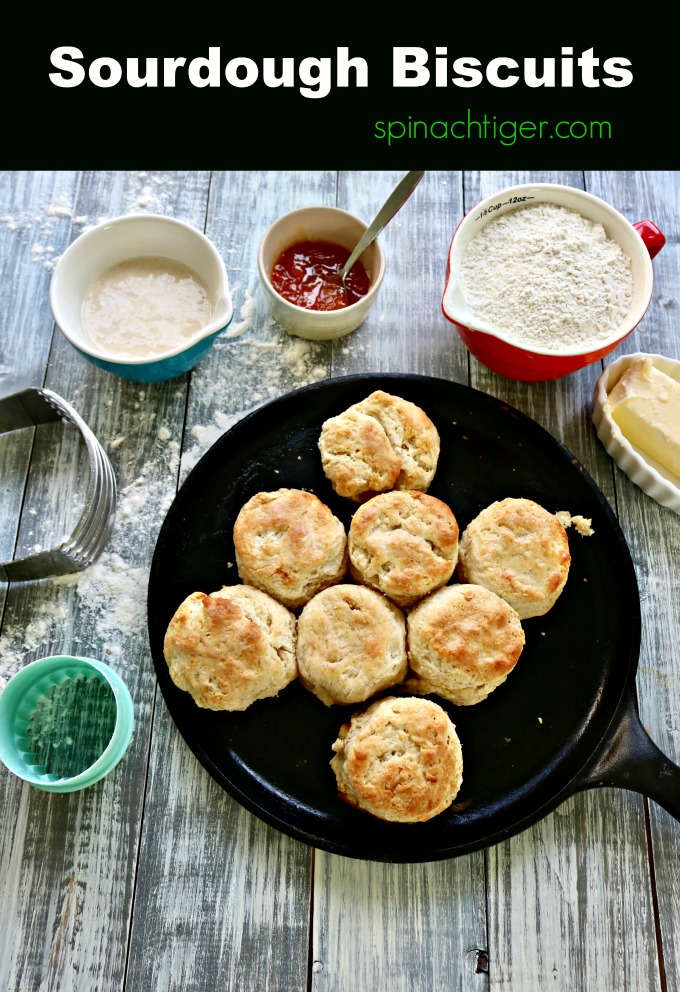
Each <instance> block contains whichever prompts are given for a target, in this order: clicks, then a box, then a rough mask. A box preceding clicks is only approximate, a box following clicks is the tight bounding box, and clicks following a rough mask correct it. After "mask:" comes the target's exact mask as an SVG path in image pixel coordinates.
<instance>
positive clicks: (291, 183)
mask: <svg viewBox="0 0 680 992" xmlns="http://www.w3.org/2000/svg"><path fill="white" fill-rule="evenodd" d="M334 190H335V176H334V174H329V173H328V174H327V173H323V174H319V173H309V174H301V175H297V176H291V177H288V176H286V175H285V174H282V173H275V172H268V173H262V174H258V175H252V174H247V173H238V172H227V173H218V174H216V175H214V176H213V177H212V181H211V186H210V197H209V200H208V203H207V210H206V218H207V220H206V233H207V234H208V235H209V236H210V237H211V238H212V239H213V240H214V242H215V244H216V245H217V246H218V248H219V249H220V251H221V252H222V254H223V257H224V259H225V264H226V266H227V275H228V278H229V283H230V289H231V292H232V295H233V299H234V309H235V317H234V324H235V325H247V326H245V327H244V328H243V329H240V328H237V330H238V334H237V336H235V337H233V338H230V337H229V334H230V333H233V332H234V327H232V328H230V329H228V330H227V332H225V335H224V336H223V338H221V339H220V340H219V341H218V342H217V343H216V345H215V347H214V348H213V350H212V351H211V352H210V353H209V354H208V355H207V356H206V357H205V358H204V359H203V361H202V362H201V363H200V365H199V366H197V367H196V368H195V369H194V370H193V371H192V373H191V375H190V385H189V397H188V405H187V412H186V421H185V425H184V438H183V444H182V465H181V479H184V478H185V476H186V473H187V472H188V471H189V469H190V468H191V467H193V465H194V464H195V463H196V461H197V460H198V459H199V458H200V457H201V455H202V454H203V453H204V452H205V451H206V450H207V448H208V447H209V446H210V444H212V443H213V441H215V440H216V439H217V437H218V436H220V435H221V434H222V433H223V432H224V431H225V430H227V429H228V427H229V426H231V424H233V423H234V422H236V420H238V419H240V418H241V417H242V416H243V415H244V414H245V413H247V412H248V411H249V410H250V409H253V408H254V407H256V406H260V405H261V404H262V403H264V402H266V401H267V400H268V399H271V398H272V397H273V396H276V395H279V394H281V393H284V392H286V391H287V390H288V389H292V388H295V387H297V386H302V385H306V384H307V382H309V381H313V380H314V379H318V378H324V377H325V376H326V375H327V374H328V351H329V346H328V345H327V344H321V345H316V344H310V343H309V342H303V341H302V340H300V339H296V338H292V337H290V336H289V335H288V334H287V333H286V332H285V331H282V330H280V329H279V328H277V327H276V326H274V325H273V324H272V321H271V319H270V317H269V314H268V311H267V310H266V308H265V305H264V300H263V299H262V298H261V293H260V290H259V285H258V276H257V266H256V253H257V244H258V241H259V236H260V234H261V232H262V231H263V230H264V229H265V227H266V226H268V225H269V224H270V223H271V222H272V221H273V220H275V219H276V216H278V214H279V213H282V212H284V211H285V210H288V209H293V207H295V206H302V205H305V204H306V203H307V202H317V201H318V202H332V199H333V197H334ZM242 311H243V313H242ZM205 591H212V590H205ZM178 605H179V604H178ZM197 718H198V719H200V716H198V715H197ZM197 852H200V856H198V857H197ZM140 864H141V865H143V866H144V870H143V871H141V872H140V875H139V880H138V885H137V894H136V901H135V915H134V926H133V933H132V942H131V950H130V964H129V969H128V976H127V981H126V988H128V989H130V990H136V989H140V988H143V989H149V990H151V989H158V990H161V989H162V990H166V989H168V990H169V989H178V990H179V989H182V990H185V989H191V990H192V992H199V990H205V992H208V990H212V989H214V988H228V989H230V990H234V992H240V990H243V992H246V990H250V989H252V988H257V989H262V990H263V992H265V990H281V992H284V990H289V989H290V990H295V989H300V990H302V989H304V988H305V987H306V981H307V978H306V976H307V958H308V940H309V900H310V892H311V873H312V851H311V849H310V848H308V847H307V846H306V845H305V844H302V843H300V842H297V841H293V840H291V839H290V838H288V837H285V836H284V835H283V834H281V833H279V832H277V831H276V830H273V829H271V828H269V827H266V826H265V825H264V824H263V823H262V822H261V821H260V820H258V819H257V818H256V817H255V816H254V815H252V814H251V813H249V812H247V811H246V810H244V809H243V808H242V807H241V806H239V804H238V803H236V802H235V801H234V800H232V799H231V797H229V796H228V795H227V794H226V793H225V792H224V791H223V790H222V789H221V787H220V786H219V785H218V784H217V783H216V782H214V781H213V779H212V778H211V777H210V775H209V774H208V772H207V771H206V770H205V769H204V768H202V767H201V766H199V764H198V762H197V761H196V760H195V759H194V758H193V756H192V755H191V753H190V751H189V749H188V747H187V745H186V744H185V743H184V741H183V740H182V739H181V738H180V737H179V734H178V732H177V730H176V728H175V726H174V724H173V723H172V720H171V718H170V716H169V713H168V711H167V709H166V707H165V704H164V702H163V700H162V699H160V698H159V700H158V705H157V709H156V714H155V719H154V734H153V739H152V746H151V752H150V777H149V788H148V794H147V802H146V812H145V830H144V835H143V840H142V849H141V855H140Z"/></svg>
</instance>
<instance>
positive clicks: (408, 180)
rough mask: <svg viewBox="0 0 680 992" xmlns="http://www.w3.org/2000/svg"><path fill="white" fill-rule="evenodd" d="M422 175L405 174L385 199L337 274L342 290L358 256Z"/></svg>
mask: <svg viewBox="0 0 680 992" xmlns="http://www.w3.org/2000/svg"><path fill="white" fill-rule="evenodd" d="M424 174H425V173H424V172H407V173H406V175H405V176H404V178H403V179H402V180H401V182H400V183H399V185H398V186H396V187H395V189H394V192H392V193H391V194H390V195H389V196H388V197H387V199H386V200H385V202H384V203H383V205H382V207H381V208H380V210H379V211H378V213H377V214H376V215H375V218H374V219H373V221H372V223H371V224H369V226H368V227H367V228H366V231H365V232H364V234H363V235H362V237H361V238H360V239H359V241H358V243H357V246H356V248H355V249H354V251H353V252H352V254H351V255H350V256H349V258H348V259H347V261H346V262H345V264H344V265H343V267H342V269H341V270H340V272H339V273H338V275H339V277H340V281H341V283H342V285H343V288H344V286H345V278H346V276H347V273H348V272H349V270H350V269H351V268H352V266H353V265H354V263H355V262H356V261H357V259H358V258H359V256H360V255H363V253H364V252H365V251H366V249H367V248H368V246H369V245H370V244H371V242H372V241H374V240H375V239H376V238H377V236H378V235H379V234H380V232H381V231H382V229H383V227H384V226H385V225H386V224H387V222H388V221H389V220H391V219H392V218H393V217H394V215H395V214H396V212H397V210H399V208H400V207H401V206H402V205H403V204H404V203H405V202H406V200H408V198H409V196H410V195H411V193H412V192H413V190H414V189H415V188H416V186H417V185H418V183H419V182H420V180H421V179H422V178H423V176H424Z"/></svg>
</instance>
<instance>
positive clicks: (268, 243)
mask: <svg viewBox="0 0 680 992" xmlns="http://www.w3.org/2000/svg"><path fill="white" fill-rule="evenodd" d="M367 227H368V224H366V223H364V221H362V220H360V219H359V218H358V217H355V216H354V214H351V213H349V212H348V211H347V210H341V209H340V208H339V207H302V208H301V209H299V210H291V211H290V212H289V213H287V214H283V215H282V216H281V217H279V218H278V220H276V221H274V223H273V224H272V225H271V226H270V227H269V228H268V229H267V230H266V231H265V232H264V234H263V235H262V237H261V239H260V244H259V248H258V253H257V267H258V272H259V275H260V281H261V283H262V287H263V289H264V294H265V297H266V300H267V305H268V307H269V310H270V313H271V315H272V317H273V318H274V320H275V321H276V322H277V324H280V326H281V327H283V328H284V329H285V330H286V331H288V332H289V333H290V334H295V335H297V336H298V337H301V338H307V339H309V340H311V341H327V340H330V339H331V338H341V337H344V336H345V335H346V334H350V333H351V332H352V331H354V330H356V328H357V327H359V325H360V324H362V323H363V322H364V320H365V319H366V317H367V316H368V312H369V310H370V309H371V307H372V306H373V304H374V303H375V301H376V297H377V295H378V291H379V290H380V286H381V285H382V281H383V278H384V275H385V255H384V253H383V250H382V248H381V247H380V244H379V243H378V240H377V239H376V240H375V241H373V243H372V244H370V245H369V246H368V248H367V249H366V251H365V252H364V253H363V255H362V256H361V259H360V260H361V263H362V264H363V266H364V268H365V269H366V272H367V274H368V276H369V279H370V287H369V290H368V293H367V294H366V295H365V296H363V297H362V298H361V299H360V300H358V301H357V302H356V303H352V304H351V305H350V306H348V307H343V308H342V309H339V310H308V309H306V308H305V307H299V306H297V305H296V304H295V303H291V302H290V301H289V300H286V299H284V297H283V296H281V295H280V294H279V293H278V292H277V291H276V289H274V286H273V285H272V281H271V272H272V268H273V266H274V263H275V262H276V260H277V258H278V257H279V255H280V254H281V252H282V251H284V250H285V249H286V248H289V247H290V246H291V245H293V244H295V243H296V242H298V241H330V242H333V243H335V244H339V245H342V246H343V247H344V248H347V249H349V250H350V251H351V250H352V249H353V248H354V247H355V245H356V243H357V242H358V240H359V238H360V237H361V236H362V235H363V233H364V231H365V230H366V228H367Z"/></svg>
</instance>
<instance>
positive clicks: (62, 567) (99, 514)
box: [0, 386, 116, 582]
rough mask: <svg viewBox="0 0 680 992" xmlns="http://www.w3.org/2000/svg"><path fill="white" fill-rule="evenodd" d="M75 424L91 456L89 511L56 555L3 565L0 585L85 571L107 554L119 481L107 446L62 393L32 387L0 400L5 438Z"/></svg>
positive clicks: (44, 554) (45, 553)
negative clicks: (41, 427) (19, 432)
mask: <svg viewBox="0 0 680 992" xmlns="http://www.w3.org/2000/svg"><path fill="white" fill-rule="evenodd" d="M59 420H62V421H67V422H68V423H71V424H74V425H75V426H76V427H77V428H78V430H79V431H80V433H81V434H82V436H83V439H84V441H85V444H86V445H87V450H88V452H89V455H90V478H89V482H88V488H87V494H86V497H85V507H84V509H83V512H82V514H81V516H80V519H79V520H78V523H77V524H76V525H75V527H74V529H73V532H72V534H71V536H70V537H69V538H68V539H67V540H64V541H62V543H61V544H60V545H59V546H58V547H56V548H54V549H53V550H51V551H39V552H37V553H36V554H33V555H27V556H26V557H24V558H15V559H14V560H13V561H10V562H4V563H2V564H0V581H2V582H10V581H11V582H25V581H29V580H31V579H45V578H48V577H49V576H52V575H66V574H68V573H69V572H80V571H82V570H83V569H85V568H87V567H88V565H91V564H92V562H94V561H95V560H96V559H97V558H98V557H99V555H100V554H101V553H102V551H103V550H104V547H105V545H106V542H107V541H108V539H109V535H110V533H111V529H112V527H113V521H114V517H115V512H116V478H115V476H114V474H113V469H112V468H111V463H110V461H109V459H108V456H107V454H106V452H105V451H104V449H103V448H102V446H101V444H100V443H99V441H98V440H97V438H96V437H95V436H94V434H93V433H92V431H91V430H90V428H89V427H88V426H87V424H86V423H85V422H84V421H83V420H82V418H81V417H80V416H79V415H78V414H77V413H76V411H75V410H74V409H73V407H72V406H70V405H69V404H68V403H67V402H66V401H65V400H63V399H62V398H61V397H60V396H57V394H56V393H53V392H51V391H50V390H49V389H42V388H40V387H38V386H29V387H28V388H27V389H23V390H21V391H20V392H18V393H12V394H11V395H10V396H5V397H4V398H2V399H0V434H3V433H6V432H8V431H15V430H19V429H20V428H23V427H37V426H38V425H40V424H48V423H52V422H54V421H59Z"/></svg>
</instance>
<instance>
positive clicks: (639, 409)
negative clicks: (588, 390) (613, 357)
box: [608, 358, 680, 478]
mask: <svg viewBox="0 0 680 992" xmlns="http://www.w3.org/2000/svg"><path fill="white" fill-rule="evenodd" d="M608 400H609V407H610V409H611V415H612V418H613V419H614V422H615V423H616V424H618V426H619V428H620V430H621V432H622V434H623V435H624V436H625V437H626V438H628V440H629V441H630V442H631V443H632V444H634V445H636V446H637V447H638V448H640V450H641V451H644V452H645V453H646V454H647V455H650V456H651V457H652V458H654V459H655V460H656V461H657V462H658V463H659V464H660V465H662V466H663V467H664V468H666V469H668V471H669V472H672V473H673V475H677V476H678V477H679V478H680V382H677V381H676V380H675V379H673V378H672V377H671V376H669V375H666V373H665V372H662V371H661V370H660V369H657V368H656V366H655V365H654V364H653V363H652V360H651V359H650V358H639V359H636V361H634V362H632V363H631V365H630V366H629V367H628V368H627V369H626V371H625V372H624V373H623V375H622V376H621V378H620V379H619V381H618V382H617V383H616V385H615V386H614V388H613V389H612V391H611V393H610V394H609V397H608Z"/></svg>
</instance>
